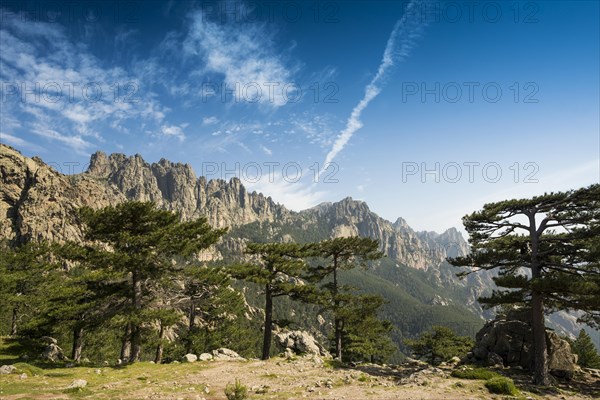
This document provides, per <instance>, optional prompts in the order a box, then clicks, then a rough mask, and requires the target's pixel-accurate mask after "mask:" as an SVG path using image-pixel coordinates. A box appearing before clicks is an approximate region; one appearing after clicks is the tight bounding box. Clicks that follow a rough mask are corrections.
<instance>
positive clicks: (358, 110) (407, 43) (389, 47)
mask: <svg viewBox="0 0 600 400" xmlns="http://www.w3.org/2000/svg"><path fill="white" fill-rule="evenodd" d="M425 2H426V1H425ZM422 3H423V2H420V1H416V0H412V1H411V2H410V3H408V5H407V6H406V9H405V10H404V14H403V16H402V17H401V18H400V19H399V20H398V21H397V22H396V24H395V25H394V28H393V29H392V33H391V34H390V36H389V38H388V41H387V44H386V46H385V50H384V52H383V58H382V60H381V63H380V64H379V68H378V69H377V73H376V74H375V76H374V77H373V79H371V82H369V84H368V85H367V86H366V88H365V94H364V96H363V98H362V99H361V100H360V101H359V102H358V104H357V105H356V106H355V107H354V109H352V112H351V113H350V117H349V118H348V120H347V121H346V126H345V128H344V129H343V130H342V131H341V132H340V133H339V135H338V136H337V138H336V139H335V141H334V142H333V145H332V147H331V149H330V150H329V152H328V153H327V156H326V157H325V162H324V163H323V166H324V168H325V167H327V165H329V164H330V163H331V162H332V161H333V159H334V158H335V157H336V156H337V155H338V154H339V152H340V151H342V150H343V149H344V147H345V146H346V144H347V143H348V141H350V139H351V138H352V135H354V133H355V132H356V131H358V130H359V129H360V128H362V126H363V123H362V121H361V119H360V118H361V115H362V113H363V111H364V110H365V109H366V108H367V107H368V106H369V104H370V103H371V101H373V99H375V98H376V97H377V96H378V95H379V93H381V90H382V89H383V85H384V83H385V79H386V77H387V74H388V73H389V71H390V69H391V68H392V67H393V66H394V65H395V64H396V63H398V62H400V61H402V60H404V59H406V58H407V57H408V56H409V54H410V51H411V49H412V48H413V47H414V46H415V41H416V40H417V39H418V38H419V37H420V35H421V32H422V29H423V27H424V25H425V24H424V20H423V18H417V14H415V13H414V12H413V9H415V8H416V7H418V6H419V5H420V4H422ZM323 171H324V170H322V172H323Z"/></svg>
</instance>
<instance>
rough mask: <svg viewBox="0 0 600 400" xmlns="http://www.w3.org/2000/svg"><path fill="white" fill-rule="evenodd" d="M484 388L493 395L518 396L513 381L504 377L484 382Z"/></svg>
mask: <svg viewBox="0 0 600 400" xmlns="http://www.w3.org/2000/svg"><path fill="white" fill-rule="evenodd" d="M485 387H486V388H487V389H488V390H489V391H490V393H494V394H508V395H510V396H517V395H518V394H519V390H518V389H517V387H516V386H515V383H514V382H513V380H512V379H509V378H505V377H496V378H492V379H489V380H487V381H486V382H485Z"/></svg>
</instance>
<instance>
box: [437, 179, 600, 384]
mask: <svg viewBox="0 0 600 400" xmlns="http://www.w3.org/2000/svg"><path fill="white" fill-rule="evenodd" d="M463 222H464V225H465V229H466V230H467V232H468V233H469V242H470V243H471V249H472V252H471V253H470V254H469V255H467V256H465V257H457V258H454V259H451V260H449V261H450V262H451V263H452V264H453V265H455V266H458V267H468V268H471V269H472V270H471V271H477V270H496V271H498V276H497V277H496V278H494V281H495V283H496V285H497V286H499V287H502V288H505V289H506V290H497V291H494V293H493V294H492V295H491V296H488V297H484V298H481V299H480V302H481V303H484V304H486V305H488V306H490V307H493V306H497V305H502V304H526V305H528V306H530V307H531V310H532V334H533V343H534V349H533V354H534V355H535V356H534V381H535V383H537V384H540V385H548V384H549V383H550V379H549V375H548V363H547V345H546V340H545V321H544V315H545V314H546V313H550V312H553V311H557V310H580V311H582V313H583V314H582V317H581V320H583V321H584V322H587V323H588V324H590V325H592V326H598V324H600V314H599V311H598V310H600V261H599V260H600V257H599V255H600V185H598V184H596V185H591V186H589V187H586V188H582V189H579V190H571V191H568V192H557V193H549V194H544V195H542V196H536V197H533V198H531V199H519V200H506V201H500V202H497V203H490V204H485V205H484V206H483V209H482V210H480V211H477V212H474V213H472V214H470V215H466V216H465V217H464V218H463Z"/></svg>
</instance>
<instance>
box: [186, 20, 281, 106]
mask: <svg viewBox="0 0 600 400" xmlns="http://www.w3.org/2000/svg"><path fill="white" fill-rule="evenodd" d="M191 18H192V24H191V27H190V30H189V32H188V36H187V37H186V39H185V41H184V47H183V48H184V52H185V54H186V55H188V56H190V57H200V59H201V60H202V62H203V70H202V71H200V72H203V73H204V72H213V73H218V74H221V75H223V76H224V85H225V86H226V88H228V89H231V90H234V91H235V95H236V96H237V97H236V98H237V99H239V101H241V102H256V103H261V104H268V105H271V106H273V107H279V106H282V105H284V104H285V103H286V102H287V99H286V98H285V95H286V94H285V93H284V91H283V88H284V87H285V85H287V84H289V83H291V82H290V80H291V75H292V72H291V71H290V70H289V69H288V68H287V67H286V66H285V65H284V63H283V61H282V60H281V58H280V57H279V56H278V55H277V54H276V52H275V50H274V49H273V45H272V41H271V38H270V37H269V33H268V32H267V30H266V29H264V26H262V25H259V24H257V23H244V24H238V23H224V24H217V23H215V22H211V21H209V19H208V18H207V16H206V15H204V14H202V12H200V11H199V12H196V13H194V14H192V16H191ZM259 90H260V96H259V95H258V93H259V92H258V91H259ZM221 91H222V88H221ZM290 96H291V94H290Z"/></svg>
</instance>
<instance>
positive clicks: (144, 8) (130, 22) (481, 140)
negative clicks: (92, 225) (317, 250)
mask: <svg viewBox="0 0 600 400" xmlns="http://www.w3.org/2000/svg"><path fill="white" fill-rule="evenodd" d="M0 18H1V22H2V23H1V28H0V50H1V51H0V81H1V86H0V91H1V94H2V99H1V106H2V110H1V113H0V117H1V120H0V140H1V141H2V143H7V144H10V145H12V146H13V147H16V148H17V149H19V150H21V151H22V152H23V153H24V154H26V155H29V156H33V155H38V156H40V157H42V159H44V160H45V161H46V162H48V163H52V165H54V166H55V167H57V169H61V170H62V172H64V173H69V172H80V171H81V170H82V169H85V165H86V164H87V162H88V161H89V155H90V154H91V153H93V152H95V151H97V150H102V151H104V152H106V153H113V152H120V153H125V154H127V155H133V154H136V153H139V154H141V155H142V156H143V157H144V158H145V159H146V160H147V161H149V162H155V161H158V160H159V159H160V158H167V159H169V160H171V161H176V162H183V163H189V164H191V165H192V166H193V167H194V169H195V171H196V173H197V175H202V174H204V175H207V177H208V178H226V179H229V178H231V177H232V176H233V175H238V176H239V177H240V178H241V179H242V181H244V182H245V184H246V185H247V186H248V187H249V188H250V189H251V190H257V191H262V192H263V193H265V194H267V195H271V196H272V197H273V198H274V200H275V201H278V202H280V203H283V204H285V205H286V206H288V207H289V208H291V209H294V210H300V209H303V208H307V207H311V206H314V205H316V204H318V203H320V202H323V201H337V200H340V199H341V198H343V197H346V196H352V197H353V198H355V199H361V200H365V201H367V202H368V204H369V205H370V207H371V209H372V210H373V211H375V212H377V213H378V214H380V215H381V216H383V217H385V218H388V219H390V220H395V219H396V218H397V217H403V218H405V219H406V220H407V222H408V223H409V224H410V225H411V226H413V227H414V228H416V229H419V230H437V231H442V230H444V229H446V228H448V227H451V226H455V227H460V225H461V222H460V218H461V216H462V215H464V214H466V213H468V212H471V211H473V210H476V209H478V208H480V207H481V206H482V205H483V204H484V203H485V202H488V201H495V200H502V199H505V198H512V197H525V196H531V195H535V194H538V193H543V192H545V191H552V190H565V189H569V188H576V187H580V186H584V185H588V184H591V183H594V182H598V181H599V180H600V176H599V174H600V165H599V159H600V153H599V152H600V139H599V132H600V126H599V120H600V116H599V108H600V101H599V87H600V82H599V71H600V65H599V59H600V55H599V48H600V43H599V37H600V32H599V29H600V28H599V20H600V10H599V3H598V2H597V1H565V2H561V1H534V2H508V1H506V2H505V1H495V2H494V1H481V2H468V1H464V2H462V1H452V2H446V1H433V0H432V1H414V2H411V1H314V2H313V1H285V0H284V1H282V2H278V3H275V2H269V1H267V2H260V1H252V2H242V1H228V2H220V1H197V2H190V1H165V2H160V1H131V2H112V1H90V2H84V3H77V2H65V3H61V2H57V1H50V2H34V1H12V2H11V1H3V2H2V9H1V15H0ZM326 166H327V168H325V167H326ZM259 168H260V172H259Z"/></svg>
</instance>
